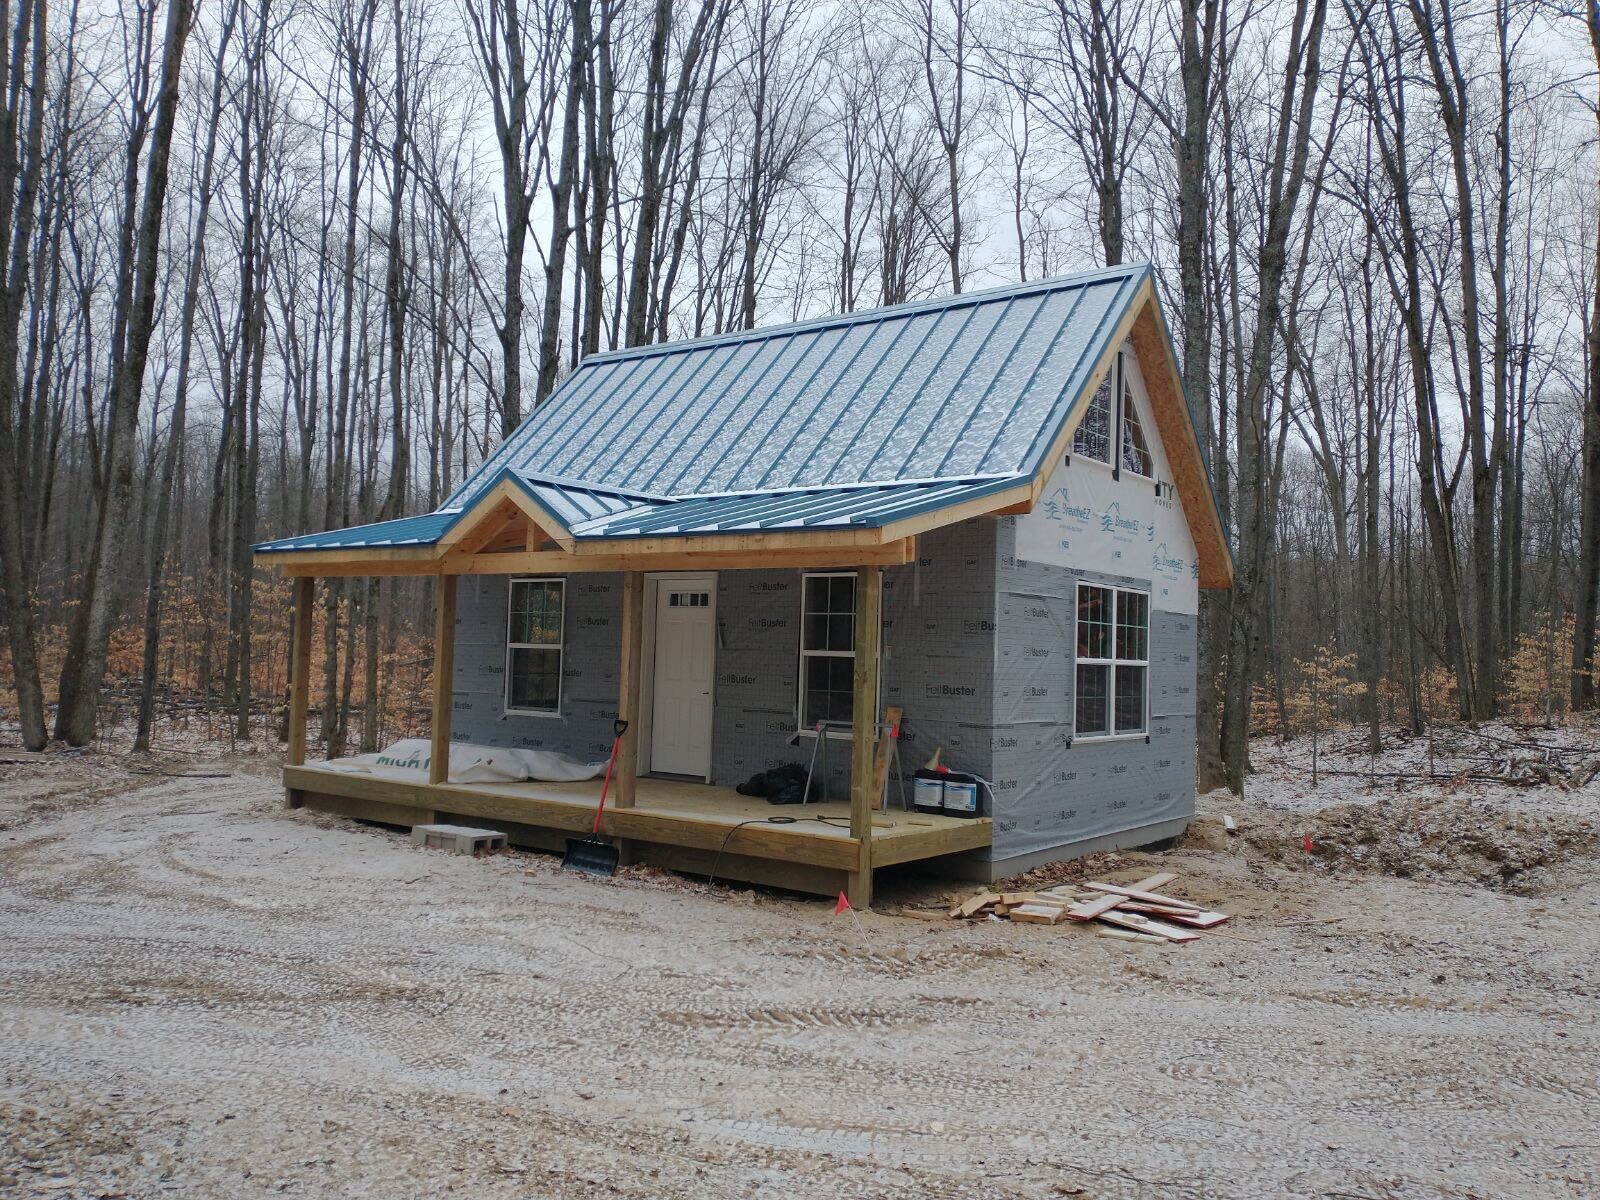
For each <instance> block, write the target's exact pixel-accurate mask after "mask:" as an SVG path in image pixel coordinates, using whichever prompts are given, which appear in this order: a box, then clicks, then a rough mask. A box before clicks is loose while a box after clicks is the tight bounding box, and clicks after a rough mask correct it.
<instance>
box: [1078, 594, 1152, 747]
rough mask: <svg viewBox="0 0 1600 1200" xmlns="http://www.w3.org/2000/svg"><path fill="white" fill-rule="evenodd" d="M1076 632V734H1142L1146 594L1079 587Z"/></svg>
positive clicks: (1147, 670) (1146, 652)
mask: <svg viewBox="0 0 1600 1200" xmlns="http://www.w3.org/2000/svg"><path fill="white" fill-rule="evenodd" d="M1077 631H1078V644H1077V680H1076V684H1077V686H1076V691H1075V698H1074V711H1073V720H1074V731H1075V735H1076V736H1077V737H1080V738H1095V737H1112V736H1114V735H1117V734H1139V733H1144V732H1145V727H1146V709H1147V707H1148V705H1147V704H1146V699H1147V697H1146V692H1147V690H1148V689H1147V683H1148V681H1149V676H1150V597H1149V595H1148V594H1147V593H1145V592H1135V591H1130V590H1128V589H1127V588H1116V587H1105V586H1102V585H1100V584H1093V583H1080V584H1079V585H1078V620H1077Z"/></svg>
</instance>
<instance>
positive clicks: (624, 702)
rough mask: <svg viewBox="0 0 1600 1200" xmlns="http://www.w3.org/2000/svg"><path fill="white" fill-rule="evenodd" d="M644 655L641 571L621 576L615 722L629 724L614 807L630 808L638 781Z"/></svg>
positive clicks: (619, 761) (619, 755) (620, 753)
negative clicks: (619, 657) (640, 693)
mask: <svg viewBox="0 0 1600 1200" xmlns="http://www.w3.org/2000/svg"><path fill="white" fill-rule="evenodd" d="M643 654H644V572H643V571H624V572H623V573H622V666H621V669H620V670H619V671H618V673H617V719H618V720H619V721H626V722H627V723H628V732H627V733H625V734H623V735H622V744H621V745H620V746H618V747H617V766H616V771H615V773H614V776H613V778H612V780H611V784H612V787H613V788H615V790H616V797H617V807H618V808H632V807H633V801H634V791H635V788H634V784H635V782H636V781H637V779H638V778H639V679H640V660H641V658H642V657H643Z"/></svg>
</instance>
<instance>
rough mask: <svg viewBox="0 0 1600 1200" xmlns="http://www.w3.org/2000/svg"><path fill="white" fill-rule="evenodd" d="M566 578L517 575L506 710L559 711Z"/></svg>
mask: <svg viewBox="0 0 1600 1200" xmlns="http://www.w3.org/2000/svg"><path fill="white" fill-rule="evenodd" d="M566 587H567V585H566V582H565V581H564V580H560V579H513V580H512V581H511V603H510V606H509V608H510V612H509V613H508V616H507V623H506V711H507V712H524V713H548V714H551V715H554V714H557V713H559V712H560V711H561V642H562V633H563V630H564V628H565V621H564V619H563V618H564V616H565V609H566Z"/></svg>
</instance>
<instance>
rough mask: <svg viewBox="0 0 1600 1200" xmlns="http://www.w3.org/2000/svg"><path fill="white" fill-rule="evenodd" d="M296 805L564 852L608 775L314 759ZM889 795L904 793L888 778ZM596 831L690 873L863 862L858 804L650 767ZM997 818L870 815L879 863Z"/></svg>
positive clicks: (834, 873) (828, 884)
mask: <svg viewBox="0 0 1600 1200" xmlns="http://www.w3.org/2000/svg"><path fill="white" fill-rule="evenodd" d="M283 782H284V786H285V787H286V788H287V789H288V794H289V802H290V803H291V804H295V805H298V804H302V803H303V804H307V805H309V806H311V807H313V808H317V809H322V810H325V811H332V812H339V813H342V814H344V815H347V816H352V817H358V818H362V819H366V820H375V821H383V822H386V823H389V824H395V825H417V824H426V823H428V822H430V821H434V820H438V819H441V818H442V817H443V816H451V817H464V818H471V819H473V820H475V821H488V822H491V823H498V824H499V825H502V826H504V827H505V828H506V830H507V833H508V834H509V835H510V838H511V841H512V842H513V843H515V844H518V845H525V846H533V847H535V848H539V849H550V850H557V849H561V848H562V847H563V846H564V845H565V839H566V837H567V836H568V835H570V834H574V833H578V834H584V833H587V832H588V831H589V828H590V826H591V824H592V823H593V820H594V806H595V802H596V801H597V800H598V799H599V796H600V781H599V780H598V779H592V780H585V781H583V782H578V783H548V782H525V783H472V784H461V783H447V784H433V785H429V784H421V783H408V782H403V781H397V780H394V779H387V778H383V777H381V776H377V775H367V774H352V773H349V772H345V771H336V770H330V769H329V768H328V767H327V766H325V765H323V764H317V763H307V764H305V765H304V766H298V767H285V768H284V770H283ZM891 799H892V800H898V797H897V796H896V795H895V794H894V792H893V789H892V788H891ZM600 831H601V833H602V834H604V835H606V836H607V837H612V838H617V839H621V840H623V841H624V842H625V843H626V844H627V846H628V847H629V848H630V849H631V850H632V852H633V857H634V859H635V860H636V861H641V862H648V863H652V864H654V865H657V866H661V867H665V868H667V869H669V870H677V871H684V872H688V873H690V874H701V875H704V874H710V873H712V872H715V874H716V876H717V877H718V878H724V879H745V880H749V881H752V882H757V883H769V884H773V885H775V886H780V887H789V888H793V889H795V890H797V891H812V892H817V893H819V894H823V895H831V894H833V892H835V891H837V890H838V889H839V888H841V887H842V886H843V881H844V878H845V876H846V874H847V873H848V871H849V870H850V869H851V868H852V867H853V865H854V863H855V861H856V849H857V846H856V839H855V838H853V837H851V836H850V805H849V804H848V803H847V802H846V801H844V800H830V801H827V802H818V803H813V804H805V805H772V804H768V803H767V802H766V801H765V800H762V799H760V798H758V797H751V796H741V795H739V793H737V792H735V791H734V790H733V789H732V788H723V787H711V786H708V785H706V784H701V783H692V782H687V781H684V780H677V779H653V778H650V777H648V776H642V777H640V779H639V780H638V782H637V784H636V785H635V805H634V807H633V808H630V809H614V808H612V807H611V804H610V801H609V800H608V801H607V805H606V811H605V813H604V815H603V816H602V817H601V822H600ZM991 836H992V826H991V823H990V821H989V820H988V819H987V818H978V819H974V820H967V819H962V818H960V817H946V816H941V815H933V814H925V813H918V812H904V811H901V810H900V809H899V807H898V806H894V807H891V808H890V810H889V811H888V812H874V813H873V814H872V865H873V867H874V868H877V867H886V866H893V865H896V864H899V863H907V862H916V861H921V860H926V859H931V858H938V857H940V856H942V855H947V854H956V853H960V852H962V851H966V850H974V849H979V848H982V847H985V846H988V845H989V844H990V841H991Z"/></svg>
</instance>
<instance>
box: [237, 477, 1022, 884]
mask: <svg viewBox="0 0 1600 1200" xmlns="http://www.w3.org/2000/svg"><path fill="white" fill-rule="evenodd" d="M543 520H544V522H545V524H553V523H554V522H553V521H552V520H551V519H550V518H549V517H548V516H545V517H543ZM464 525H470V527H471V530H472V531H471V533H470V537H469V538H468V540H467V545H466V547H465V548H462V547H461V545H460V544H459V540H458V542H457V544H455V545H453V546H435V547H432V548H430V549H429V550H427V551H426V553H427V554H428V555H429V556H430V557H429V558H428V559H425V560H424V559H420V558H417V557H413V555H412V552H411V551H410V550H408V549H404V548H401V549H393V550H388V551H374V550H371V549H367V550H347V551H341V550H336V549H334V548H331V547H328V548H322V549H313V550H304V551H275V552H271V553H267V554H263V555H262V556H261V557H262V559H263V561H264V562H266V563H270V564H271V565H277V566H281V567H283V568H284V569H285V570H286V571H287V572H288V573H289V574H291V575H293V576H294V577H295V583H296V587H295V594H294V598H295V606H294V647H293V651H292V660H291V670H290V676H291V687H290V704H289V722H288V735H289V736H288V753H287V755H286V757H285V768H284V786H285V789H286V793H287V797H288V801H289V803H290V804H299V803H305V804H309V805H312V806H314V807H318V808H326V809H328V810H329V811H336V812H343V813H346V814H348V815H350V816H355V817H363V818H366V819H372V820H379V821H385V822H390V823H394V824H418V823H428V822H431V821H435V820H438V819H442V817H459V818H463V819H469V820H477V821H484V822H500V823H508V824H509V825H512V826H515V828H514V829H508V832H510V833H512V835H513V836H512V840H513V841H514V842H519V843H521V844H525V845H529V846H537V847H545V848H550V849H558V848H560V847H561V846H562V845H563V843H564V840H565V838H566V836H568V835H569V834H572V833H577V832H584V831H587V829H588V828H589V825H590V822H591V821H592V819H593V805H594V802H595V800H596V799H597V798H598V786H597V785H595V784H593V783H587V784H550V783H524V784H510V785H495V786H489V785H472V786H470V787H465V786H460V785H457V784H453V783H448V782H447V781H446V779H445V768H446V764H447V762H448V758H449V746H450V744H451V741H452V716H453V686H454V685H453V678H454V661H455V651H456V645H455V634H456V624H457V622H456V608H457V590H458V582H459V581H460V580H461V578H462V577H463V576H465V577H466V578H468V579H472V578H473V577H474V576H479V575H485V574H494V575H512V574H521V573H527V572H530V571H538V572H543V573H548V574H550V575H554V576H558V577H560V578H564V579H570V578H574V577H583V576H593V575H597V574H600V573H610V574H612V575H613V577H614V578H617V579H618V583H619V584H620V586H619V587H618V592H619V593H620V595H619V597H618V599H619V601H620V606H619V611H618V612H617V613H616V616H615V619H616V622H617V629H618V633H617V637H616V641H615V644H614V649H613V653H615V654H616V655H617V658H616V659H614V660H613V661H615V662H616V663H617V668H616V671H615V679H616V689H617V690H616V700H615V702H614V703H615V708H614V710H612V711H614V713H615V715H616V716H617V718H618V719H620V720H621V721H623V722H626V727H625V732H624V733H623V735H622V737H621V739H620V742H619V745H618V747H617V753H616V769H615V773H614V776H613V778H612V782H611V790H610V793H609V794H608V796H607V799H606V809H607V813H606V816H605V817H604V819H603V821H602V825H601V828H602V831H603V832H604V833H606V834H607V835H609V836H612V837H615V838H617V839H619V840H620V841H621V842H622V843H623V847H622V848H623V851H624V855H625V859H624V861H627V856H631V857H632V860H633V861H638V862H645V863H651V864H657V865H660V866H663V867H666V868H670V869H673V870H680V871H685V872H689V873H694V874H708V873H710V872H711V870H712V868H713V867H715V868H716V874H717V876H718V877H719V878H730V879H743V880H748V881H751V882H757V883H766V884H771V885H774V886H782V887H787V888H792V889H795V890H800V891H811V892H817V893H819V894H829V895H831V894H834V893H836V892H838V891H840V890H843V891H844V892H846V893H847V895H848V896H849V898H850V901H851V903H852V904H854V905H855V906H856V907H857V908H866V907H870V906H871V904H872V881H873V872H874V870H875V869H876V868H877V867H880V866H892V865H896V864H900V863H905V862H911V861H920V860H925V859H932V858H939V857H942V856H945V855H949V854H955V853H959V852H962V851H967V850H973V849H977V848H980V847H985V846H988V845H989V844H990V836H991V827H990V823H989V822H988V821H986V820H966V819H961V818H954V817H951V818H946V817H943V816H942V815H940V816H934V817H931V818H930V817H925V816H922V815H920V814H914V813H903V812H884V811H882V800H883V797H884V795H885V793H886V792H888V791H890V790H891V789H890V787H889V773H890V767H891V758H892V757H893V755H892V750H893V741H892V735H891V734H890V733H889V732H888V731H889V730H890V729H891V728H897V727H898V722H899V715H898V710H884V709H880V707H879V706H880V688H879V658H880V643H881V637H882V603H883V575H882V568H884V567H886V566H898V565H903V564H906V563H908V562H910V561H911V560H912V558H913V556H914V554H915V536H914V534H912V535H905V536H900V537H897V538H892V539H890V540H887V541H879V542H877V543H876V544H859V543H857V542H856V541H855V539H858V538H860V537H861V536H862V534H861V532H860V531H837V530H829V531H825V532H820V533H816V534H811V535H804V536H808V537H809V538H812V539H815V544H809V545H807V544H801V543H798V542H790V541H788V540H787V539H789V538H798V537H800V536H803V535H797V534H785V535H767V534H740V535H733V536H731V537H726V536H725V537H724V538H722V539H719V544H725V543H726V542H727V541H735V542H738V543H744V544H743V545H742V547H741V548H740V549H738V550H726V549H715V550H712V549H708V548H707V547H705V546H703V545H700V544H698V543H697V541H696V539H694V538H687V539H680V540H678V541H673V540H670V539H669V540H667V541H666V542H664V543H663V544H661V545H651V546H648V547H643V548H641V547H637V546H635V547H631V548H630V549H629V551H628V552H626V553H624V554H622V555H618V554H617V553H616V552H615V550H614V548H612V547H609V546H605V545H600V546H598V547H596V548H593V549H591V548H587V547H586V546H585V545H584V544H583V543H577V544H575V545H574V547H573V549H572V550H570V551H568V550H563V549H554V550H552V549H543V548H540V549H533V548H532V547H543V546H544V545H545V544H546V536H545V525H543V524H540V523H539V522H538V521H536V520H534V519H533V518H532V516H531V515H530V514H529V513H527V512H524V511H523V510H521V509H518V508H517V507H516V506H515V505H512V504H503V505H497V504H491V505H489V506H488V507H487V508H486V509H485V511H484V512H483V513H482V515H481V519H480V520H478V521H477V522H476V523H464ZM872 532H873V534H874V536H878V537H881V536H882V533H881V531H872ZM460 536H461V537H463V538H467V537H468V535H466V534H461V535H460ZM485 540H487V541H488V542H489V544H490V546H491V547H492V548H488V549H486V548H484V544H483V543H484V542H485ZM685 543H687V545H686V544H685ZM839 543H843V544H839ZM391 555H392V556H394V557H389V556H391ZM619 568H620V570H619ZM819 568H820V569H822V570H825V571H829V572H832V573H835V574H840V573H848V574H850V575H852V576H853V577H854V580H855V583H854V604H855V613H854V618H855V651H854V654H853V662H852V671H851V674H850V675H849V676H847V686H848V688H849V691H848V692H847V693H846V694H847V695H848V696H849V697H850V702H851V708H852V711H853V712H854V713H855V714H857V715H858V717H857V719H858V720H859V721H860V726H859V727H858V730H857V732H856V734H855V735H854V736H851V735H848V734H846V735H843V736H842V737H841V736H839V735H838V734H831V735H828V736H829V739H830V740H836V742H842V743H843V744H842V745H836V749H835V752H836V753H837V750H839V749H843V750H844V751H845V757H846V759H847V761H848V766H849V784H848V796H849V800H848V802H843V803H840V802H836V803H832V804H828V805H825V806H818V805H810V806H806V809H807V810H806V811H805V812H804V813H800V814H798V815H800V816H804V817H805V818H806V819H805V820H803V821H797V822H795V823H794V824H792V825H791V824H788V823H787V822H783V821H774V820H771V819H769V818H772V817H779V818H782V817H785V816H789V815H795V814H793V813H792V812H791V811H788V810H785V809H781V808H774V806H771V805H768V804H766V803H765V802H764V801H761V800H751V799H748V798H746V797H743V796H739V795H738V794H737V793H735V792H733V791H731V790H728V789H726V788H718V787H711V786H706V785H701V784H688V783H679V782H675V781H672V780H665V779H660V778H656V777H654V776H653V774H652V771H651V767H650V766H649V765H646V764H647V761H648V760H644V759H642V756H641V745H640V737H641V728H642V725H648V724H649V723H650V720H649V714H650V712H651V707H652V706H651V701H650V699H649V697H648V696H647V695H646V688H645V684H646V681H647V680H648V678H649V675H648V670H647V668H646V667H645V665H644V664H645V661H646V657H647V654H646V651H647V649H648V645H649V644H648V642H647V641H646V636H645V631H646V627H647V625H648V624H649V621H648V619H647V612H650V611H652V610H647V608H646V597H647V595H652V594H654V593H653V592H652V584H653V582H655V581H657V580H659V579H660V578H662V574H661V573H663V572H665V573H667V574H669V575H673V574H682V573H685V572H700V573H709V572H718V571H739V570H751V569H792V570H802V571H804V570H813V571H814V570H816V569H819ZM399 574H405V575H427V576H430V577H431V578H432V580H433V584H434V604H435V611H434V620H435V624H434V637H435V657H434V671H433V674H434V679H433V696H432V729H431V740H432V754H431V765H430V768H429V777H428V782H427V783H425V784H405V783H397V782H393V781H390V780H386V779H380V778H377V777H374V776H367V777H362V776H359V775H357V776H352V775H349V774H344V773H341V772H338V771H331V770H327V769H325V768H323V767H320V766H318V765H316V764H313V763H309V762H307V756H306V743H307V736H306V724H307V716H308V710H309V700H310V695H309V693H310V686H309V685H310V680H309V673H310V672H309V668H310V648H311V639H312V636H313V622H314V609H315V607H316V606H315V583H316V578H317V577H318V576H323V577H326V576H329V575H345V576H351V575H399ZM713 594H714V593H713ZM669 598H670V597H669ZM694 611H700V612H704V611H706V610H703V609H696V610H694ZM608 619H609V618H608ZM702 632H704V631H702ZM714 636H715V634H714V629H713V632H712V637H714ZM711 644H712V643H711V642H707V646H708V648H709V647H710V645H711ZM592 699H598V698H592ZM605 707H606V708H607V709H610V707H611V705H610V703H605ZM641 718H643V720H641ZM861 718H864V720H862V719H861ZM608 720H609V717H608ZM802 757H803V755H802ZM656 766H657V769H660V768H659V764H656ZM696 773H698V772H696ZM707 774H708V777H709V774H710V773H709V772H708V773H707ZM722 778H724V779H731V778H732V776H730V775H727V774H724V775H723V776H722ZM835 794H836V795H837V794H839V793H835ZM895 795H896V797H898V790H895ZM818 818H827V819H818ZM835 822H837V824H835Z"/></svg>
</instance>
